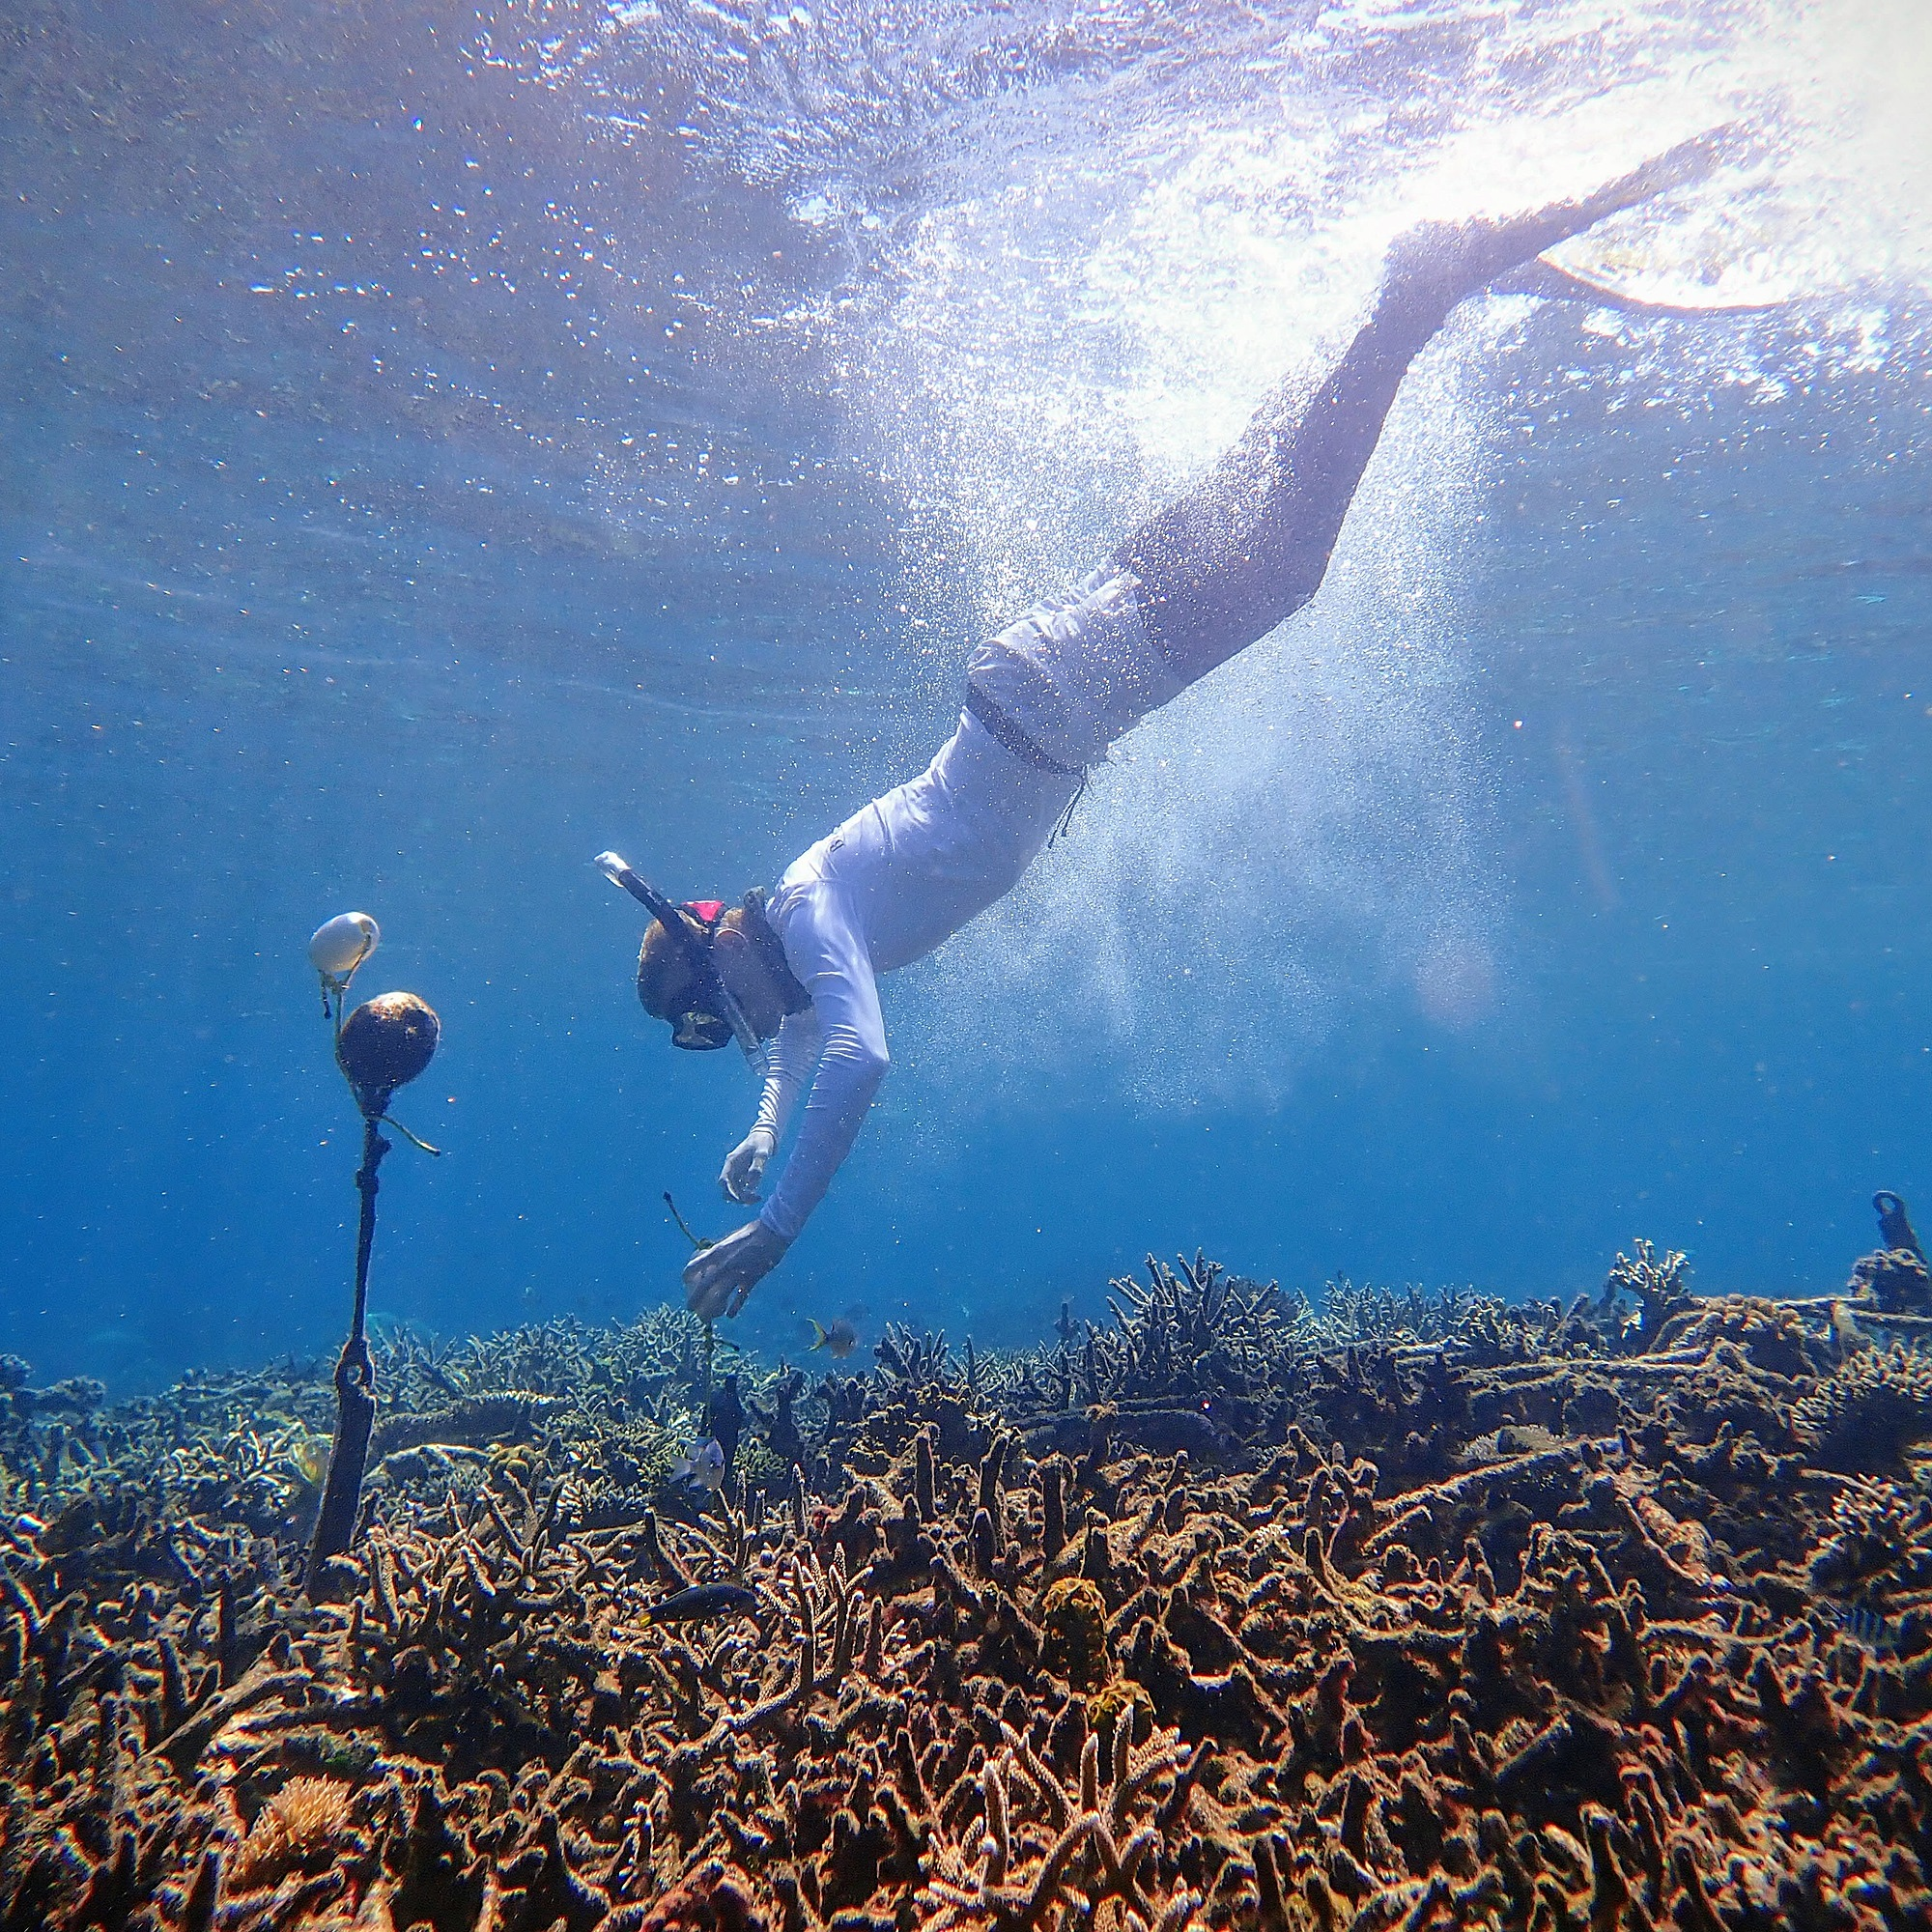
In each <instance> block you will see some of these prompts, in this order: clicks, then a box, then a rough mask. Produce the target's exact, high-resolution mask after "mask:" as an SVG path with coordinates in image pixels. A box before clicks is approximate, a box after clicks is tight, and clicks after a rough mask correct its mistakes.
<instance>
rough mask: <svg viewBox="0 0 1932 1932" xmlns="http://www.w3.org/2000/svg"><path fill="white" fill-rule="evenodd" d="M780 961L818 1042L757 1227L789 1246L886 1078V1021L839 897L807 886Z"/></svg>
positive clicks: (829, 887)
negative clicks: (806, 1093)
mask: <svg viewBox="0 0 1932 1932" xmlns="http://www.w3.org/2000/svg"><path fill="white" fill-rule="evenodd" d="M784 942H785V955H786V957H787V958H788V959H789V961H790V962H791V968H792V971H793V972H794V973H795V974H797V976H798V978H799V980H800V981H801V982H802V983H803V985H804V986H805V989H806V991H807V992H808V993H810V996H811V1005H812V1009H813V1011H814V1013H815V1014H816V1016H817V1025H818V1032H819V1037H820V1045H819V1052H818V1063H817V1070H816V1072H815V1073H814V1075H813V1077H812V1082H811V1093H810V1097H809V1098H808V1099H807V1101H806V1103H805V1115H804V1118H803V1120H802V1121H801V1122H800V1123H799V1130H798V1138H797V1140H796V1141H795V1142H794V1143H793V1146H792V1150H791V1154H790V1156H789V1158H788V1159H787V1160H786V1162H785V1165H784V1172H783V1173H782V1174H781V1176H780V1178H779V1184H778V1186H777V1187H776V1188H774V1189H773V1191H772V1195H771V1198H770V1200H768V1201H767V1202H766V1203H765V1205H764V1208H763V1209H762V1211H761V1212H760V1213H759V1215H758V1221H759V1224H760V1225H761V1226H763V1227H764V1228H765V1229H766V1231H767V1232H768V1233H769V1234H771V1235H773V1236H777V1237H778V1238H779V1239H781V1240H782V1241H784V1242H785V1243H787V1244H789V1243H790V1242H791V1241H793V1240H794V1239H796V1238H797V1236H798V1233H799V1231H800V1230H801V1229H802V1228H803V1227H804V1226H805V1223H806V1221H807V1219H808V1218H809V1217H810V1213H811V1211H812V1209H813V1208H816V1207H817V1206H818V1204H819V1203H820V1202H821V1201H822V1200H824V1198H825V1191H826V1189H827V1188H828V1187H830V1186H831V1184H832V1177H833V1176H834V1175H835V1174H837V1173H838V1169H839V1167H840V1165H841V1164H842V1163H843V1161H844V1159H845V1156H846V1154H847V1153H849V1152H850V1151H851V1149H852V1143H853V1141H854V1140H855V1139H857V1137H858V1133H859V1129H860V1127H861V1126H862V1125H863V1124H864V1123H865V1119H866V1115H867V1111H868V1110H869V1109H870V1107H871V1104H872V1096H873V1095H874V1094H876V1093H877V1092H878V1091H879V1083H880V1081H882V1080H883V1079H884V1078H885V1077H886V1068H887V1065H889V1058H888V1055H887V1052H886V1025H885V1017H884V1015H883V1014H882V1013H881V1011H880V1009H879V987H878V980H876V978H875V977H874V976H873V972H872V959H871V953H870V951H869V949H868V948H867V944H866V938H865V934H864V933H863V932H862V931H861V930H860V929H859V926H858V923H857V921H856V920H855V919H854V917H853V915H852V910H851V907H850V904H849V902H848V900H847V898H846V896H845V894H844V893H843V892H842V891H840V889H839V888H838V886H837V885H835V884H833V883H831V882H830V881H819V882H817V883H815V884H814V885H813V886H811V887H810V890H809V894H808V895H807V896H806V897H805V899H804V900H803V901H802V902H801V903H800V904H799V905H798V906H797V907H795V908H794V909H793V911H792V913H791V916H790V917H789V919H788V920H787V921H786V923H785V930H784Z"/></svg>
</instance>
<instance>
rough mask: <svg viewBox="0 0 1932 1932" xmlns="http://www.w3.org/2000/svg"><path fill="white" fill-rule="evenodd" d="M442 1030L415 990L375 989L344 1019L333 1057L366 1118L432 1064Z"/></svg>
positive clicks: (372, 1116)
mask: <svg viewBox="0 0 1932 1932" xmlns="http://www.w3.org/2000/svg"><path fill="white" fill-rule="evenodd" d="M441 1034H442V1025H441V1022H440V1021H439V1020H438V1018H437V1016H436V1013H435V1011H434V1010H433V1009H431V1007H430V1005H429V1003H428V1002H427V1001H425V1000H419V999H417V998H416V996H415V995H414V994H413V993H378V994H377V995H376V997H375V998H374V999H373V1000H364V1001H363V1003H362V1004H361V1005H360V1006H359V1007H357V1008H356V1009H355V1011H354V1012H353V1013H351V1014H350V1015H349V1017H348V1018H347V1019H346V1020H344V1021H343V1023H342V1032H341V1033H340V1035H339V1036H338V1037H337V1038H336V1042H335V1060H336V1064H337V1065H339V1066H340V1067H341V1068H342V1071H343V1074H344V1076H345V1077H346V1078H347V1080H348V1082H349V1084H350V1086H351V1087H353V1088H354V1089H355V1104H356V1105H357V1106H358V1107H360V1108H361V1109H362V1113H363V1117H364V1118H365V1119H368V1120H375V1119H377V1118H378V1117H380V1116H381V1115H382V1114H383V1113H384V1110H385V1109H386V1108H387V1107H388V1104H389V1095H390V1094H393V1093H394V1092H395V1091H396V1089H397V1088H398V1087H406V1086H408V1085H409V1083H410V1082H411V1081H412V1080H413V1079H414V1078H415V1077H416V1075H417V1074H418V1073H420V1072H421V1071H422V1070H423V1068H424V1067H425V1066H427V1065H429V1064H430V1061H431V1060H432V1059H433V1058H434V1057H435V1054H436V1043H437V1041H438V1039H439V1038H440V1037H441Z"/></svg>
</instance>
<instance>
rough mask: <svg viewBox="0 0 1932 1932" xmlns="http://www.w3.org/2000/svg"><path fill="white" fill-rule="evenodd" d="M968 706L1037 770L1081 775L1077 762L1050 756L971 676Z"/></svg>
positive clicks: (1068, 776)
mask: <svg viewBox="0 0 1932 1932" xmlns="http://www.w3.org/2000/svg"><path fill="white" fill-rule="evenodd" d="M966 709H967V710H968V711H970V712H971V713H972V714H973V716H974V717H975V718H977V719H978V720H979V721H980V724H981V725H984V726H985V727H986V729H987V730H988V731H990V732H991V733H992V735H993V738H994V740H995V741H996V742H997V743H998V744H999V745H1001V746H1002V747H1004V748H1005V749H1006V750H1007V751H1009V752H1010V753H1012V754H1013V756H1014V757H1016V758H1017V759H1019V761H1020V763H1021V764H1023V765H1031V766H1032V767H1033V768H1034V770H1035V771H1037V772H1051V773H1052V774H1053V775H1054V777H1055V778H1061V779H1077V778H1079V777H1080V776H1081V771H1080V767H1079V766H1078V765H1063V764H1062V763H1061V762H1060V760H1059V759H1058V758H1049V757H1048V756H1047V755H1046V753H1044V752H1042V751H1041V750H1040V749H1039V747H1038V746H1037V745H1036V744H1035V743H1034V741H1033V740H1032V739H1031V738H1029V737H1028V736H1027V734H1026V733H1025V732H1024V731H1022V730H1021V729H1020V727H1019V726H1018V725H1015V724H1014V723H1013V721H1012V720H1011V719H1010V718H1009V717H1008V716H1007V714H1006V713H1005V712H1004V711H1002V710H1001V709H1000V707H999V706H998V705H997V704H995V703H994V702H993V700H992V699H991V698H990V697H988V696H986V694H985V693H984V692H983V691H981V690H980V687H979V686H978V685H976V684H974V683H973V682H972V681H971V679H968V681H967V684H966Z"/></svg>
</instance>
